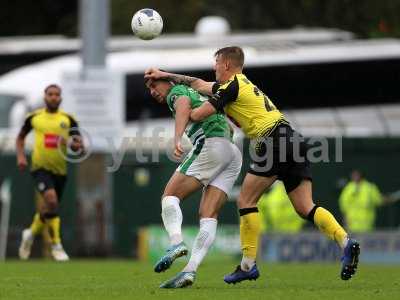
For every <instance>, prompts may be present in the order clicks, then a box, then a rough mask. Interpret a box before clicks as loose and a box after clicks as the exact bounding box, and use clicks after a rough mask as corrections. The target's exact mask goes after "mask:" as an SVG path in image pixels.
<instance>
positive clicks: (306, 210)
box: [288, 180, 360, 280]
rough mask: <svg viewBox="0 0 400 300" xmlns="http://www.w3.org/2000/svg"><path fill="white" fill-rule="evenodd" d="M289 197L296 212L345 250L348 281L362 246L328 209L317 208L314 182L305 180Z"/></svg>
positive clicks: (356, 263) (343, 274)
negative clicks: (313, 195) (313, 189)
mask: <svg viewBox="0 0 400 300" xmlns="http://www.w3.org/2000/svg"><path fill="white" fill-rule="evenodd" d="M288 196H289V198H290V200H291V202H292V204H293V207H294V208H295V210H296V212H297V213H298V214H299V215H300V216H301V217H303V218H307V219H308V220H309V221H311V222H313V223H314V224H315V225H316V226H317V227H318V229H319V230H320V231H321V232H322V233H324V234H325V235H326V236H327V237H329V238H330V239H332V240H335V241H336V243H337V244H338V245H339V246H340V247H341V248H342V249H343V252H344V253H343V257H342V263H343V264H342V270H341V278H342V279H343V280H348V279H350V278H351V277H352V275H354V274H355V272H356V269H357V265H358V256H359V253H360V246H359V244H358V243H357V242H356V241H355V240H352V239H350V240H349V238H348V236H347V233H346V231H345V230H344V229H343V228H342V226H340V225H339V223H338V222H337V221H336V219H335V217H334V216H333V215H332V214H331V213H330V212H329V211H328V210H326V209H324V208H322V207H319V206H316V205H315V204H314V202H313V200H312V182H311V181H310V180H303V181H302V182H301V183H300V184H299V185H298V186H297V187H296V188H295V189H294V190H292V191H291V192H289V193H288Z"/></svg>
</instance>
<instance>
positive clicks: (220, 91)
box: [209, 73, 288, 138]
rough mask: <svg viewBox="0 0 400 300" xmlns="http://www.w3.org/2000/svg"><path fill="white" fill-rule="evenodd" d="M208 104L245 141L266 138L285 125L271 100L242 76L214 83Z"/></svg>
mask: <svg viewBox="0 0 400 300" xmlns="http://www.w3.org/2000/svg"><path fill="white" fill-rule="evenodd" d="M213 93H214V97H213V98H212V99H210V100H209V102H210V103H211V104H212V105H213V106H214V107H215V108H216V109H217V110H218V111H221V110H223V109H224V110H225V113H226V115H227V116H228V117H229V119H231V121H232V122H233V123H234V124H235V125H237V126H238V127H239V128H241V129H242V130H243V132H244V133H245V134H246V136H247V137H249V138H257V137H261V136H265V135H268V134H269V133H270V132H272V130H273V129H274V128H275V127H276V126H277V125H279V124H281V123H286V124H288V122H287V121H286V120H285V117H284V115H283V114H282V113H281V112H280V111H279V110H278V109H277V108H276V106H275V105H274V104H273V103H272V101H271V100H270V99H269V98H268V97H267V96H266V95H265V94H264V93H263V92H262V91H261V90H260V89H258V88H257V86H255V85H254V84H253V83H252V82H251V81H250V80H248V79H247V77H246V76H245V75H244V74H241V73H240V74H235V75H233V76H232V77H231V78H230V79H229V80H228V81H227V82H225V83H224V84H222V85H221V84H218V83H215V84H214V86H213Z"/></svg>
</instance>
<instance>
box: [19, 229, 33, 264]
mask: <svg viewBox="0 0 400 300" xmlns="http://www.w3.org/2000/svg"><path fill="white" fill-rule="evenodd" d="M33 240H34V236H33V234H32V231H31V230H30V229H29V228H27V229H24V230H23V231H22V239H21V245H20V246H19V250H18V254H19V258H20V259H22V260H27V259H29V256H30V255H31V248H32V245H33Z"/></svg>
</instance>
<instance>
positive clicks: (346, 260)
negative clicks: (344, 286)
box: [340, 239, 360, 280]
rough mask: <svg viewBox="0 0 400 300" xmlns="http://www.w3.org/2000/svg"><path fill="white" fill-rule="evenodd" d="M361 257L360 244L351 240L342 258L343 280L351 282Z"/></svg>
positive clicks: (341, 273) (341, 274) (341, 275)
mask: <svg viewBox="0 0 400 300" xmlns="http://www.w3.org/2000/svg"><path fill="white" fill-rule="evenodd" d="M359 255H360V244H359V243H358V242H357V241H356V240H353V239H349V241H348V242H347V245H346V247H345V248H344V250H343V256H342V270H341V272H340V277H341V278H342V279H343V280H349V279H350V278H351V277H352V276H353V275H354V274H355V273H356V270H357V265H358V257H359Z"/></svg>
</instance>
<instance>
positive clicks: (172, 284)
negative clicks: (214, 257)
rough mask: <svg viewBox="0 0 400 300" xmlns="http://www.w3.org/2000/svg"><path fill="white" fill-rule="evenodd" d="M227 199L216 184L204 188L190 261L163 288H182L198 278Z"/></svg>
mask: <svg viewBox="0 0 400 300" xmlns="http://www.w3.org/2000/svg"><path fill="white" fill-rule="evenodd" d="M226 199H227V195H226V194H225V192H223V191H222V190H220V189H219V188H217V187H215V186H211V185H209V186H207V187H206V188H205V189H204V192H203V195H202V199H201V202H200V208H199V216H200V229H199V232H198V234H197V236H196V239H195V240H194V243H193V248H192V254H191V256H190V259H189V262H188V263H187V265H186V266H185V268H184V269H183V270H182V272H180V273H178V274H177V275H176V276H175V277H173V278H172V279H170V280H168V281H166V282H164V283H163V284H162V285H161V286H160V287H161V288H178V287H179V288H181V287H186V286H189V285H192V284H193V282H194V281H195V279H196V271H197V268H198V267H199V265H200V263H201V262H202V261H203V259H204V257H205V256H206V254H207V252H208V249H209V248H210V246H211V245H212V243H213V242H214V240H215V236H216V232H217V224H218V221H217V217H218V213H219V211H220V210H221V208H222V206H223V205H224V203H225V202H226Z"/></svg>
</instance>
